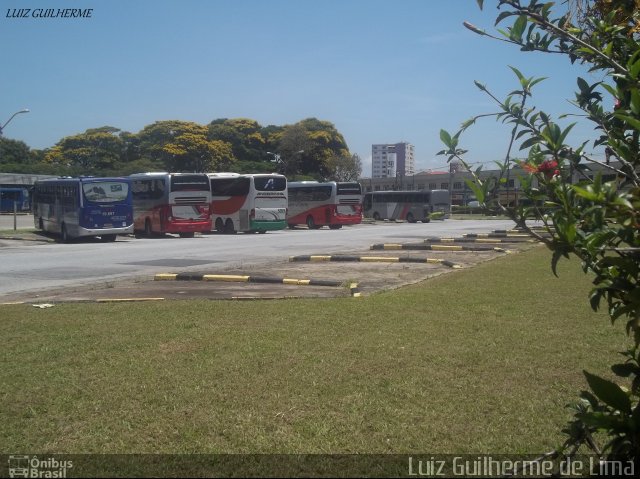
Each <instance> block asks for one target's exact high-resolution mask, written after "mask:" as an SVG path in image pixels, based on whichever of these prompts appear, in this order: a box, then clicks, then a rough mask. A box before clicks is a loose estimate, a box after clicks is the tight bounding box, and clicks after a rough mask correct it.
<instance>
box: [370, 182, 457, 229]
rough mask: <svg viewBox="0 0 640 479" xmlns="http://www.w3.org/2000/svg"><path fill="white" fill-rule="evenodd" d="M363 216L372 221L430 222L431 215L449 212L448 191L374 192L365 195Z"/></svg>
mask: <svg viewBox="0 0 640 479" xmlns="http://www.w3.org/2000/svg"><path fill="white" fill-rule="evenodd" d="M363 205H364V215H365V216H366V217H367V218H373V219H374V220H406V221H407V222H409V223H415V222H417V221H422V222H423V223H428V222H429V221H431V214H432V213H435V212H442V213H444V214H445V215H447V214H449V213H450V211H451V203H450V202H449V191H448V190H421V191H374V192H369V193H365V195H364V200H363Z"/></svg>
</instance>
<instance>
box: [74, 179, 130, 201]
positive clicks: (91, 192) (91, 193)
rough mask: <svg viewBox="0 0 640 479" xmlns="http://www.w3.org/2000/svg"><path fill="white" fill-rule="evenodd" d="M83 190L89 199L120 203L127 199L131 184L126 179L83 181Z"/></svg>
mask: <svg viewBox="0 0 640 479" xmlns="http://www.w3.org/2000/svg"><path fill="white" fill-rule="evenodd" d="M82 191H83V193H84V197H85V198H86V199H87V201H90V202H93V203H118V202H121V201H126V199H127V196H128V195H129V184H128V183H126V182H124V181H94V182H91V183H83V184H82Z"/></svg>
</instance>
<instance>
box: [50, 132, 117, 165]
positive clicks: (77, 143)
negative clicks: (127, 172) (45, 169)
mask: <svg viewBox="0 0 640 479" xmlns="http://www.w3.org/2000/svg"><path fill="white" fill-rule="evenodd" d="M119 131H120V130H119V129H117V128H114V127H110V126H105V127H101V128H94V129H89V130H87V131H85V132H84V133H80V134H79V135H74V136H68V137H65V138H63V139H62V140H60V141H59V142H58V143H57V144H56V145H55V146H54V147H53V148H51V149H50V150H48V151H47V152H46V154H45V162H47V163H49V164H52V165H57V166H59V167H61V168H63V169H67V170H68V172H69V173H70V174H74V175H108V174H114V173H116V171H117V168H118V166H119V162H120V160H121V157H122V153H123V142H122V139H121V138H120V136H119V135H118V132H119Z"/></svg>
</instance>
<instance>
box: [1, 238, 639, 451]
mask: <svg viewBox="0 0 640 479" xmlns="http://www.w3.org/2000/svg"><path fill="white" fill-rule="evenodd" d="M559 272H560V279H557V278H555V277H554V276H553V275H552V273H551V272H550V268H549V253H548V251H546V250H545V249H543V248H534V249H533V250H530V251H528V252H525V253H522V254H517V255H510V256H505V257H502V258H500V259H497V260H495V261H491V262H487V263H483V264H480V265H478V266H476V267H474V268H472V269H469V270H462V271H460V272H456V273H451V274H447V275H443V276H440V277H437V278H435V279H431V280H428V281H425V282H423V283H420V284H417V285H413V286H408V287H405V288H402V289H399V290H395V291H391V292H384V293H380V294H377V295H373V296H370V297H365V298H359V299H354V298H344V299H331V300H326V299H325V300H321V299H317V300H314V299H309V300H282V301H252V302H229V301H226V302H225V301H220V302H217V301H175V302H158V303H135V304H113V303H111V304H59V305H56V306H55V307H53V308H50V309H42V310H41V309H36V308H34V307H32V306H29V305H11V306H0V335H1V337H2V338H3V347H2V352H1V354H2V368H1V369H0V397H1V399H2V407H0V451H3V452H5V453H12V454H13V453H19V452H20V451H23V453H34V452H39V453H45V452H49V453H54V452H55V453H90V452H95V453H160V452H163V453H314V454H315V453H398V454H403V453H425V452H428V453H432V454H435V453H495V454H497V453H539V452H546V451H548V450H550V449H552V448H554V447H556V446H557V445H559V443H560V442H561V441H562V439H563V437H562V435H561V433H560V432H559V431H560V428H561V427H562V426H563V425H564V423H565V422H566V421H567V420H568V419H569V418H570V413H569V411H568V410H567V409H566V408H565V405H566V404H567V403H569V402H571V401H574V400H575V399H576V398H577V397H578V394H579V391H580V390H581V389H583V388H585V386H586V383H585V381H584V379H583V376H582V373H581V370H582V369H587V370H589V371H591V372H594V373H597V374H602V375H605V376H607V377H610V375H609V374H608V373H607V371H608V365H609V364H612V363H613V362H615V361H617V352H618V351H621V350H623V349H626V346H627V345H628V341H627V338H626V336H625V335H624V331H623V327H622V325H616V326H611V325H610V323H609V320H608V317H607V316H606V315H605V314H596V313H593V312H592V311H591V310H590V308H589V306H588V302H587V293H588V291H589V288H590V283H589V279H588V277H586V276H584V275H583V273H582V271H581V270H580V268H579V265H578V264H577V263H575V262H572V263H569V262H561V264H560V267H559Z"/></svg>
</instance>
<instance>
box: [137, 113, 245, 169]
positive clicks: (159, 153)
mask: <svg viewBox="0 0 640 479" xmlns="http://www.w3.org/2000/svg"><path fill="white" fill-rule="evenodd" d="M137 137H138V138H137V146H136V148H137V150H138V154H139V158H140V159H141V160H146V161H151V162H158V161H160V162H161V163H162V164H163V165H164V169H165V170H171V171H205V169H209V171H216V170H217V168H219V167H220V168H226V167H228V166H229V165H231V164H233V162H234V161H235V157H234V156H233V153H232V151H231V148H230V146H228V143H226V142H222V141H218V140H214V141H212V140H210V139H209V137H208V128H207V127H206V126H203V125H199V124H197V123H194V122H186V121H179V120H168V121H157V122H155V123H153V124H151V125H148V126H145V127H144V128H143V129H142V130H141V131H140V133H138V135H137ZM223 155H226V156H224V157H223Z"/></svg>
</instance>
